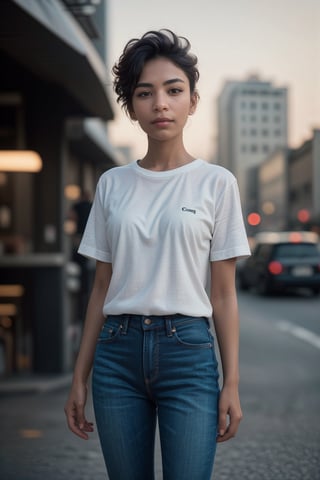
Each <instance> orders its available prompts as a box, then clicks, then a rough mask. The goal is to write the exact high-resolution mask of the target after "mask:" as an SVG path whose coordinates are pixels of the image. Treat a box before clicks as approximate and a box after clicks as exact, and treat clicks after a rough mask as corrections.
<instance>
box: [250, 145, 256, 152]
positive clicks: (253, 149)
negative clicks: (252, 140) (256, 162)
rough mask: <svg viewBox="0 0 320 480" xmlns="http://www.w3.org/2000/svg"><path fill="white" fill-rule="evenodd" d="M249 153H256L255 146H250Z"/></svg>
mask: <svg viewBox="0 0 320 480" xmlns="http://www.w3.org/2000/svg"><path fill="white" fill-rule="evenodd" d="M250 151H251V153H256V152H257V151H258V146H257V145H254V144H253V145H251V147H250Z"/></svg>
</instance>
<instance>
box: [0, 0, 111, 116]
mask: <svg viewBox="0 0 320 480" xmlns="http://www.w3.org/2000/svg"><path fill="white" fill-rule="evenodd" d="M0 31H1V38H0V49H2V50H3V51H5V52H6V53H7V54H8V55H10V56H12V57H13V58H14V59H16V60H17V61H18V62H19V63H21V64H22V65H24V66H25V67H27V68H28V69H30V70H31V71H33V72H34V73H35V74H37V75H39V76H41V77H43V78H46V79H47V80H49V81H52V82H54V83H56V84H59V85H60V86H62V87H63V88H64V89H65V90H66V91H68V93H69V95H71V96H72V97H73V98H74V99H75V100H76V101H77V102H78V103H79V104H81V106H82V107H83V108H84V113H85V114H86V115H87V116H96V117H101V118H103V119H105V120H111V119H112V118H113V112H112V108H111V104H110V102H109V98H108V95H107V89H106V86H107V83H108V80H107V79H108V74H107V70H106V68H105V65H104V64H103V62H102V60H101V58H100V57H99V55H98V53H97V52H96V50H95V48H94V47H93V45H92V44H91V42H90V40H89V39H88V37H87V36H86V34H85V33H84V32H83V31H82V29H81V28H80V26H79V25H78V24H77V22H76V20H75V19H74V18H73V17H72V15H71V14H70V13H69V11H68V10H67V9H66V7H65V6H64V4H63V3H62V2H60V0H45V1H39V0H28V1H25V0H2V1H1V2H0ZM109 83H110V82H109Z"/></svg>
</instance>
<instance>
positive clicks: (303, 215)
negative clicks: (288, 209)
mask: <svg viewBox="0 0 320 480" xmlns="http://www.w3.org/2000/svg"><path fill="white" fill-rule="evenodd" d="M297 217H298V220H299V222H301V223H306V222H308V221H309V220H310V212H309V210H307V209H306V208H302V209H301V210H299V212H298V213H297Z"/></svg>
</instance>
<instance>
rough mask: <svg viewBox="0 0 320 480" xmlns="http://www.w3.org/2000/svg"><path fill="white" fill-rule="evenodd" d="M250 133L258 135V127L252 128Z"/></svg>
mask: <svg viewBox="0 0 320 480" xmlns="http://www.w3.org/2000/svg"><path fill="white" fill-rule="evenodd" d="M250 134H251V135H253V136H256V135H257V129H256V128H251V130H250Z"/></svg>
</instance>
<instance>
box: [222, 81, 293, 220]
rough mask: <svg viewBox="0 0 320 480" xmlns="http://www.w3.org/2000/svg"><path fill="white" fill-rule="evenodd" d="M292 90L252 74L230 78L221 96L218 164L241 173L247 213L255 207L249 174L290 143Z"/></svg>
mask: <svg viewBox="0 0 320 480" xmlns="http://www.w3.org/2000/svg"><path fill="white" fill-rule="evenodd" d="M287 97H288V91H287V88H286V87H276V86H274V85H273V84H272V83H271V82H267V81H262V80H260V79H259V78H258V77H257V76H251V77H249V78H248V79H247V80H244V81H227V82H226V83H225V84H224V86H223V88H222V91H221V93H220V95H219V97H218V105H217V113H218V138H217V140H218V148H217V162H218V164H220V165H222V166H224V167H226V168H228V169H229V170H231V171H232V173H233V174H234V175H235V176H236V177H237V180H238V183H239V189H240V195H241V201H242V206H243V211H244V214H247V213H249V212H250V211H252V210H254V209H255V206H256V203H257V202H256V199H255V198H253V196H252V192H254V191H255V189H254V188H253V185H251V184H252V182H253V181H254V177H253V176H252V175H251V176H250V174H249V171H250V169H251V171H252V167H256V166H258V165H260V164H261V163H262V162H263V160H264V159H265V158H266V157H267V156H269V155H270V153H271V152H272V151H274V150H276V149H278V148H283V147H286V146H287V143H288V120H287V112H288V98H287Z"/></svg>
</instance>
